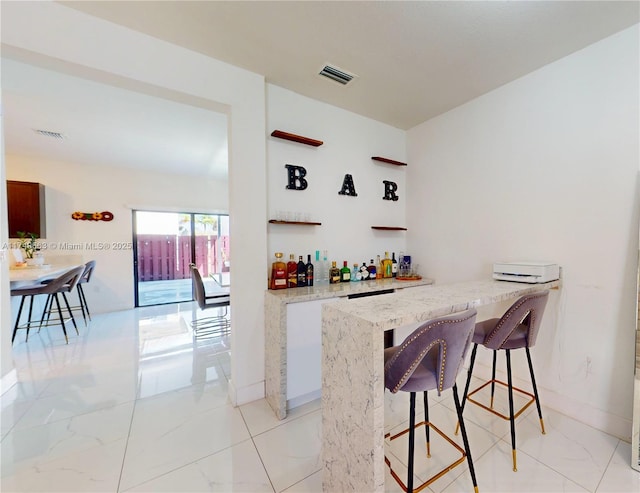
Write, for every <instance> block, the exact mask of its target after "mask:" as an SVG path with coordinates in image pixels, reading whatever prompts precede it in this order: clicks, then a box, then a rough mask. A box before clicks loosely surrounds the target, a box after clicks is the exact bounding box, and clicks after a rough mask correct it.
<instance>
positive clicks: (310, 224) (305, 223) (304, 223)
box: [269, 219, 322, 226]
mask: <svg viewBox="0 0 640 493" xmlns="http://www.w3.org/2000/svg"><path fill="white" fill-rule="evenodd" d="M269 224H300V225H302V226H321V225H322V223H314V222H310V221H280V220H279V219H269Z"/></svg>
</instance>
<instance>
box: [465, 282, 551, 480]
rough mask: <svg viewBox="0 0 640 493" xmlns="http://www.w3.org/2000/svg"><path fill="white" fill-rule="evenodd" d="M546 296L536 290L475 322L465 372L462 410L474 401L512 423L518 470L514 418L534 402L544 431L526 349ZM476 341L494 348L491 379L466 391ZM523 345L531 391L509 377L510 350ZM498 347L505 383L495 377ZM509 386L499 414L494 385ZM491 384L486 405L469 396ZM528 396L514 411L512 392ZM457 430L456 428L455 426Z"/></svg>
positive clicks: (533, 340) (532, 339)
mask: <svg viewBox="0 0 640 493" xmlns="http://www.w3.org/2000/svg"><path fill="white" fill-rule="evenodd" d="M548 299H549V290H545V291H539V292H537V293H533V294H528V295H525V296H522V297H521V298H519V299H518V300H517V301H516V302H515V303H514V304H513V305H511V307H510V308H509V309H508V310H507V311H506V313H505V314H504V315H503V316H502V317H501V318H492V319H489V320H485V321H483V322H478V323H477V324H476V327H475V330H474V332H473V350H472V351H471V360H470V363H469V370H468V372H467V383H466V385H465V388H464V395H463V397H462V409H463V410H464V406H465V403H466V401H467V400H468V401H469V402H473V403H474V404H476V405H478V406H480V407H481V408H483V409H486V410H487V411H489V412H491V413H493V414H495V415H496V416H499V417H501V418H502V419H505V420H508V421H509V422H510V425H511V454H512V458H513V470H514V471H517V470H518V468H517V462H516V427H515V420H516V418H517V417H518V416H520V415H521V414H522V413H523V412H524V410H525V409H527V408H528V407H529V406H530V405H531V404H532V403H533V402H535V403H536V407H537V408H538V417H539V418H540V427H541V428H542V434H543V435H544V434H545V430H544V421H543V420H542V409H541V407H540V399H539V398H538V388H537V386H536V378H535V376H534V374H533V365H532V364H531V354H530V352H529V348H530V347H533V346H534V345H535V343H536V338H537V336H538V330H539V329H540V322H541V320H542V314H543V313H544V309H545V306H546V305H547V300H548ZM478 344H482V345H483V346H484V347H486V348H488V349H491V350H493V368H492V372H491V380H489V381H487V382H485V383H484V384H482V385H481V386H479V387H478V388H477V389H475V390H474V391H472V392H469V383H470V382H471V374H472V372H473V365H474V363H475V359H476V351H477V349H478ZM521 348H524V349H525V351H526V353H527V362H528V363H529V373H530V375H531V385H532V387H533V394H531V393H530V392H526V391H524V390H522V389H519V388H517V387H514V386H513V381H512V376H511V350H512V349H521ZM498 350H504V352H505V355H506V360H507V383H505V382H502V381H500V380H496V354H497V351H498ZM496 383H497V384H499V385H502V386H504V387H507V388H508V391H509V415H508V416H507V415H505V414H502V413H500V412H498V411H496V410H495V409H493V397H494V393H495V384H496ZM489 384H491V398H490V401H489V404H488V405H487V404H484V403H482V402H480V401H479V400H476V399H475V398H473V397H472V396H473V395H474V394H475V393H477V392H479V391H480V390H481V389H483V388H484V387H486V386H487V385H489ZM514 390H515V391H516V392H518V393H520V394H522V395H525V396H527V397H528V400H527V402H526V403H525V404H524V405H523V406H522V407H521V408H520V409H519V410H518V412H515V413H514V409H513V408H514V403H513V391H514ZM456 433H457V429H456Z"/></svg>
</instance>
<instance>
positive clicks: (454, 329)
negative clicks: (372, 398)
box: [384, 309, 478, 493]
mask: <svg viewBox="0 0 640 493" xmlns="http://www.w3.org/2000/svg"><path fill="white" fill-rule="evenodd" d="M475 320H476V310H475V309H471V310H467V311H465V312H463V313H459V314H456V315H451V316H447V317H442V318H437V319H434V320H430V321H428V322H426V323H424V324H422V325H421V326H420V327H418V328H417V329H416V330H414V331H413V332H412V333H411V334H410V335H409V336H408V337H407V338H406V339H405V340H404V341H403V342H402V344H400V345H399V346H394V347H391V348H388V349H385V351H384V360H385V367H384V385H385V387H386V388H387V389H389V390H390V391H391V392H392V393H394V394H395V393H396V392H398V391H400V390H402V391H403V392H410V400H409V402H410V407H409V428H407V429H406V430H403V431H401V432H400V433H397V434H396V435H393V436H390V434H387V435H386V436H385V438H389V439H390V440H395V439H396V438H398V437H400V436H402V435H404V434H406V433H409V463H408V473H407V484H406V485H405V484H404V483H403V482H402V480H401V479H400V477H399V476H398V475H397V474H396V473H395V472H394V471H393V469H392V468H391V462H390V461H389V459H387V457H385V462H386V464H387V465H388V466H389V469H390V471H391V475H392V476H393V477H394V479H395V480H396V481H397V482H398V484H399V485H400V486H401V487H402V489H403V490H404V491H407V492H408V493H412V492H414V491H415V492H418V491H420V490H422V489H423V488H426V487H427V486H428V485H429V484H431V483H432V482H434V481H435V480H436V479H438V478H440V477H441V476H443V475H444V474H445V473H446V472H448V471H450V470H451V469H453V468H454V467H455V466H457V465H459V464H461V463H462V462H464V459H465V457H466V459H467V462H468V464H469V472H470V473H471V480H472V482H473V489H474V491H475V492H476V493H477V492H478V485H477V483H476V474H475V470H474V468H473V460H472V459H471V451H470V449H469V441H468V439H467V432H466V428H465V426H464V421H463V420H462V407H461V405H460V400H459V398H458V389H457V386H456V376H457V375H458V373H459V372H460V370H461V368H462V365H463V362H464V358H465V356H466V353H467V350H468V349H469V346H470V345H471V337H472V335H473V329H474V326H475ZM448 388H452V389H453V400H454V402H455V406H456V411H457V413H458V422H459V424H460V430H461V431H462V440H463V442H464V449H462V448H461V447H459V446H458V444H456V443H455V442H454V441H453V440H452V439H450V438H449V437H447V436H446V435H445V434H444V433H443V432H442V431H441V430H440V429H438V428H437V427H436V426H434V425H433V423H431V422H430V421H429V403H428V400H427V391H429V390H437V391H438V395H440V393H441V392H442V391H443V390H446V389H448ZM416 392H423V401H424V421H421V422H419V423H417V424H416V416H415V407H416ZM422 425H424V426H425V435H426V446H427V457H431V446H430V440H429V431H430V429H431V428H433V430H434V431H436V432H437V433H438V434H439V435H440V436H442V437H443V438H444V439H445V440H446V441H447V442H449V443H450V444H451V445H452V446H453V447H455V448H456V449H457V450H458V452H460V453H461V457H460V458H459V459H458V460H456V461H455V462H454V463H452V464H451V465H449V466H447V467H445V468H444V469H442V470H441V471H440V472H438V473H437V474H435V475H433V476H431V478H429V479H428V480H427V481H426V482H424V483H423V484H421V485H420V486H418V487H416V488H415V489H414V487H413V468H414V464H413V463H414V448H415V429H416V428H417V427H419V426H422Z"/></svg>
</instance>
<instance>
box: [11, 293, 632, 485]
mask: <svg viewBox="0 0 640 493" xmlns="http://www.w3.org/2000/svg"><path fill="white" fill-rule="evenodd" d="M194 315H198V313H197V311H196V310H195V308H194V304H193V303H184V304H176V305H163V306H158V307H146V308H139V309H135V310H127V311H123V312H117V313H108V314H102V315H95V316H94V317H93V321H92V322H90V324H89V326H88V327H84V326H82V324H80V336H77V335H75V334H74V335H73V336H70V338H69V339H70V340H69V344H68V345H66V344H64V338H63V337H62V331H60V330H56V329H57V328H56V327H51V328H49V329H48V330H49V331H48V332H45V331H44V330H43V331H42V333H40V334H37V333H36V334H32V335H31V336H30V339H29V342H28V343H25V342H24V334H23V333H21V334H19V335H18V337H17V338H16V343H15V345H14V348H13V354H14V358H15V365H16V369H17V374H18V383H17V384H16V385H15V386H13V387H12V388H10V389H9V390H7V391H6V392H5V393H4V394H3V395H2V398H1V404H2V406H1V407H2V414H1V416H0V424H1V439H2V441H1V443H0V446H1V449H0V454H1V455H0V462H1V478H0V491H2V492H5V493H8V492H27V491H46V492H72V491H75V492H84V493H89V492H102V491H106V492H196V491H216V492H277V493H279V492H287V493H292V492H300V493H301V492H316V491H320V490H321V472H320V459H319V454H320V444H321V433H322V429H321V428H322V427H321V414H320V404H319V402H313V403H310V404H307V405H305V406H301V407H299V408H297V409H294V410H293V411H292V412H290V415H289V416H288V417H287V419H286V420H283V421H278V420H277V419H276V418H275V416H274V415H273V413H272V412H271V410H270V408H269V406H268V404H267V403H266V401H265V400H259V401H256V402H252V403H249V404H246V405H243V406H240V407H238V408H234V407H232V406H231V405H230V404H229V401H228V398H227V388H228V381H229V377H230V375H229V369H230V360H229V358H230V348H229V340H228V338H227V337H217V338H211V339H205V340H195V341H194V339H193V336H192V332H191V330H190V328H189V325H188V323H187V322H188V321H189V320H191V319H192V318H193V317H194ZM461 378H462V377H461ZM498 397H499V396H498ZM385 404H386V410H385V421H386V429H387V430H388V431H395V430H398V429H401V428H402V427H403V426H404V425H405V424H406V421H407V416H408V412H407V409H408V395H407V394H404V393H400V394H397V395H395V396H391V395H390V394H388V393H387V399H386V403H385ZM452 407H453V402H452V398H451V393H450V391H448V392H445V393H443V395H442V396H441V397H437V396H435V395H434V396H432V398H431V420H432V422H433V423H434V424H436V426H439V427H440V428H441V429H443V430H444V431H447V432H449V431H451V430H452V429H453V428H454V426H455V421H456V420H455V413H454V411H453V410H452ZM419 409H420V407H419ZM544 412H545V424H546V429H547V434H546V435H544V436H543V435H541V434H540V429H539V425H538V419H537V416H536V414H535V410H532V411H531V412H527V414H526V415H525V416H523V417H521V418H520V420H519V421H518V425H517V433H518V466H519V467H518V472H517V473H514V472H512V471H511V451H510V442H509V426H508V423H507V422H506V421H502V420H499V419H495V418H494V417H493V416H491V415H488V413H486V412H484V411H481V410H480V409H479V408H476V407H475V406H469V407H468V408H467V409H466V410H465V418H466V422H467V427H468V431H469V437H470V441H471V450H472V454H473V456H474V461H475V467H476V474H477V478H478V485H479V489H480V491H481V492H484V493H499V492H505V493H514V492H560V491H562V492H565V491H566V492H597V493H607V492H611V493H613V492H625V493H630V492H638V491H640V473H638V472H636V471H634V470H632V469H631V468H630V466H629V460H630V444H628V443H626V442H624V441H621V440H618V439H616V438H613V437H611V436H608V435H606V434H604V433H602V432H599V431H597V430H595V429H593V428H590V427H588V426H585V425H583V424H581V423H579V422H577V421H575V420H572V419H569V418H567V417H565V416H562V415H560V414H558V413H555V412H553V411H551V410H549V409H545V410H544ZM418 436H419V435H418ZM432 436H433V438H432V454H433V456H432V458H431V459H429V461H430V462H431V464H427V459H423V460H421V461H420V462H419V463H418V464H417V466H416V470H415V474H416V476H417V478H416V481H420V480H421V479H423V478H425V477H426V476H428V475H429V471H430V470H431V469H429V468H428V466H431V467H435V466H434V464H435V465H438V464H441V463H443V461H444V460H446V459H448V454H449V449H448V446H445V445H443V443H441V440H440V439H439V438H438V437H437V435H435V434H433V435H432ZM420 447H422V449H421V448H420ZM423 449H424V445H418V450H423ZM386 453H387V455H388V457H389V458H390V459H391V461H392V463H393V464H394V468H397V469H398V471H399V472H400V473H401V474H402V475H404V474H406V468H405V466H404V461H405V460H406V442H404V441H403V439H402V438H399V439H397V440H394V441H393V442H390V443H387V446H386ZM417 455H422V454H417ZM386 486H387V491H393V492H396V491H401V489H400V488H399V486H398V485H397V484H396V483H395V481H394V480H393V479H392V478H391V476H390V475H389V474H387V481H386ZM424 491H426V492H428V493H429V492H438V493H439V492H471V491H473V489H472V487H471V481H470V479H469V474H468V471H467V468H466V464H465V465H461V466H459V467H457V468H455V469H454V470H453V471H452V472H450V473H448V474H446V475H445V476H444V477H442V478H441V479H439V480H438V481H436V482H435V483H433V484H432V485H431V486H430V487H429V488H428V489H426V490H424ZM363 493H365V492H363Z"/></svg>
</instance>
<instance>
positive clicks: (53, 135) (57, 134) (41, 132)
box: [33, 128, 64, 140]
mask: <svg viewBox="0 0 640 493" xmlns="http://www.w3.org/2000/svg"><path fill="white" fill-rule="evenodd" d="M33 131H34V132H35V133H37V134H39V135H42V136H44V137H51V138H52V139H58V140H64V135H62V134H61V133H60V132H51V131H50V130H38V129H35V128H34V129H33Z"/></svg>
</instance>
